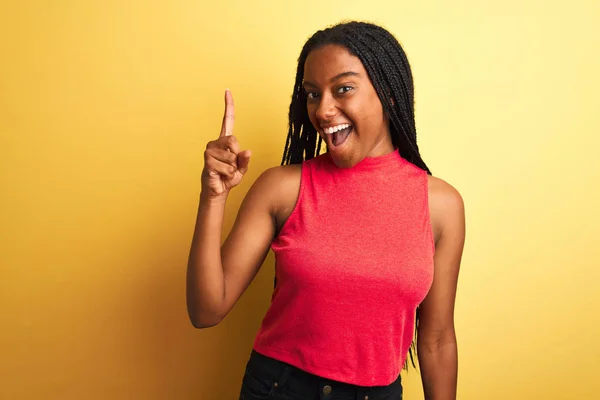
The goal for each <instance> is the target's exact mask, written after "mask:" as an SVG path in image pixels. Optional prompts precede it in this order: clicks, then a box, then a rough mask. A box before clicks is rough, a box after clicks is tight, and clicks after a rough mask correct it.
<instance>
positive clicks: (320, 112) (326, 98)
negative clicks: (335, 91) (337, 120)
mask: <svg viewBox="0 0 600 400" xmlns="http://www.w3.org/2000/svg"><path fill="white" fill-rule="evenodd" d="M335 114H337V104H336V102H335V99H334V98H333V96H330V95H329V94H326V93H324V94H323V95H322V96H321V98H320V101H319V105H318V107H317V111H316V113H315V116H316V117H317V120H319V121H328V120H330V119H332V118H333V117H334V116H335Z"/></svg>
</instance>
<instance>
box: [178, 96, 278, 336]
mask: <svg viewBox="0 0 600 400" xmlns="http://www.w3.org/2000/svg"><path fill="white" fill-rule="evenodd" d="M232 130H233V99H232V98H231V95H230V94H229V93H227V94H226V111H225V117H224V120H223V127H222V130H221V135H220V136H219V139H217V140H215V141H213V142H210V143H209V144H208V145H207V149H206V151H205V167H204V170H203V173H202V193H201V196H200V204H199V207H198V216H197V220H196V227H195V229H194V236H193V239H192V245H191V249H190V254H189V259H188V266H187V279H186V286H187V287H186V298H187V309H188V315H189V317H190V320H191V322H192V324H193V325H194V326H195V327H197V328H206V327H210V326H213V325H216V324H218V323H219V322H220V321H221V320H222V319H223V318H224V317H225V315H227V313H228V312H229V311H230V310H231V308H232V307H233V306H234V304H235V303H236V302H237V300H238V299H239V298H240V296H241V295H242V293H243V292H244V290H245V289H246V288H247V287H248V286H249V284H250V282H251V281H252V279H253V278H254V276H256V273H257V272H258V270H259V268H260V266H261V265H262V263H263V262H264V259H265V257H266V254H267V252H268V249H269V245H270V243H271V239H272V237H273V235H274V232H275V225H274V220H273V215H274V214H273V211H274V207H275V203H274V200H275V197H276V196H275V194H274V193H276V192H275V190H274V188H276V187H277V186H276V183H277V175H278V169H272V170H268V171H266V172H265V173H263V174H262V175H261V176H260V177H259V178H258V179H257V181H256V182H255V183H254V185H253V186H252V188H251V189H250V190H249V192H248V194H247V195H246V197H245V199H244V201H243V203H242V206H241V208H240V211H239V213H238V216H237V218H236V221H235V224H234V226H233V228H232V231H231V233H230V234H229V236H228V238H227V240H226V241H225V243H224V244H223V246H221V235H222V226H223V214H224V209H225V203H226V200H227V196H228V194H229V191H230V190H231V188H233V187H235V186H237V185H238V184H239V182H240V181H241V179H242V177H243V175H244V174H245V173H246V171H247V169H248V162H249V158H250V153H249V152H248V151H244V152H240V151H239V146H238V143H237V140H236V139H235V137H234V136H232V135H231V133H232Z"/></svg>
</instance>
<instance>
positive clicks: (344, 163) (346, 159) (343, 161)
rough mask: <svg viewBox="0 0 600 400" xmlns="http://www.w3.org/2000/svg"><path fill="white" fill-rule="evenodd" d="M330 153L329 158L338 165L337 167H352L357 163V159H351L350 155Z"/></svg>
mask: <svg viewBox="0 0 600 400" xmlns="http://www.w3.org/2000/svg"><path fill="white" fill-rule="evenodd" d="M330 154H331V159H332V160H333V163H334V164H335V165H336V166H337V167H338V168H352V167H354V166H355V165H356V164H357V161H356V160H354V159H353V157H352V156H343V155H340V154H333V153H330Z"/></svg>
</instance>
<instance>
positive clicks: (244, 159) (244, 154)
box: [237, 150, 252, 175]
mask: <svg viewBox="0 0 600 400" xmlns="http://www.w3.org/2000/svg"><path fill="white" fill-rule="evenodd" d="M251 156H252V152H251V151H250V150H244V151H240V152H239V153H238V155H237V166H238V170H239V171H240V172H241V174H242V175H246V172H248V164H249V163H250V157H251Z"/></svg>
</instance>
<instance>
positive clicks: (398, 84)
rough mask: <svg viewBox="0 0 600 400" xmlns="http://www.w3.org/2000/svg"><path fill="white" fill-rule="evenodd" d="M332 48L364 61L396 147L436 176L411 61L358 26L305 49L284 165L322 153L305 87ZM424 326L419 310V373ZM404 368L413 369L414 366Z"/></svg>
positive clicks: (392, 42)
mask: <svg viewBox="0 0 600 400" xmlns="http://www.w3.org/2000/svg"><path fill="white" fill-rule="evenodd" d="M328 44H337V45H341V46H343V47H345V48H346V49H348V51H349V52H350V53H351V54H353V55H355V56H356V57H358V58H359V59H360V60H361V62H362V63H363V65H364V67H365V70H366V71H367V73H368V75H369V78H370V79H371V82H372V83H373V87H374V88H375V91H376V92H377V95H378V97H379V100H380V101H381V104H382V106H383V111H384V113H385V114H386V115H387V116H388V118H389V121H390V135H391V139H392V144H393V145H394V146H395V147H396V148H397V149H398V152H399V153H400V155H401V156H402V157H404V158H405V159H406V160H408V161H410V162H411V163H413V164H414V165H416V166H417V167H419V168H421V169H423V170H424V171H426V172H427V173H428V174H430V175H431V171H430V170H429V168H428V167H427V165H426V164H425V162H424V161H423V159H422V158H421V155H420V153H419V147H418V145H417V132H416V126H415V125H416V124H415V112H414V85H413V76H412V72H411V68H410V63H409V62H408V58H407V57H406V54H405V52H404V50H403V49H402V46H401V45H400V44H399V43H398V41H397V40H396V38H394V36H393V35H392V34H391V33H389V32H388V31H387V30H385V29H384V28H382V27H380V26H377V25H373V24H370V23H366V22H358V21H352V22H346V23H341V24H337V25H334V26H332V27H329V28H327V29H324V30H320V31H317V32H316V33H315V34H314V35H312V36H311V37H310V38H309V39H308V41H307V42H306V43H305V45H304V47H303V48H302V51H301V52H300V56H299V57H298V69H297V72H296V80H295V82H294V90H293V92H292V101H291V103H290V108H289V129H288V136H287V138H286V142H285V148H284V152H283V158H282V161H281V164H282V165H289V164H300V163H302V162H303V161H305V160H309V159H311V158H313V157H315V156H317V155H318V154H319V153H320V151H321V144H322V138H321V137H320V135H318V133H317V131H316V129H315V128H314V127H313V126H312V124H311V122H310V119H309V117H308V111H307V109H306V100H307V99H306V94H305V93H304V89H303V87H302V81H303V77H304V63H305V61H306V58H307V57H308V54H309V53H310V52H311V51H313V50H315V49H317V48H319V47H322V46H325V45H328ZM317 138H318V141H317ZM418 323H419V308H418V307H417V312H416V321H415V336H414V340H413V342H412V343H411V346H410V348H409V356H410V360H411V362H412V365H413V367H415V361H414V355H416V350H417V347H416V342H417V328H418ZM404 368H405V369H408V361H407V362H406V363H405V364H404Z"/></svg>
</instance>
